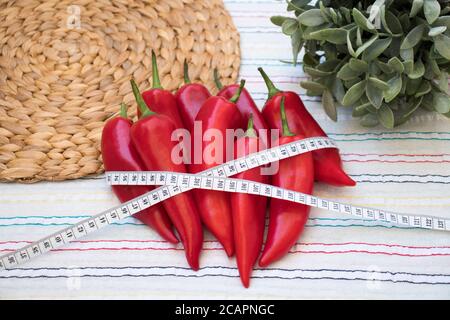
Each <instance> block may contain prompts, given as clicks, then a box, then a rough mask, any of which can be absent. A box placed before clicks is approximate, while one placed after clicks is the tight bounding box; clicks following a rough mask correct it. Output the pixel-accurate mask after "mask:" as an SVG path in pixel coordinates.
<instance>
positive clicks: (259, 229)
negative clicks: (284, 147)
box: [230, 115, 269, 288]
mask: <svg viewBox="0 0 450 320" xmlns="http://www.w3.org/2000/svg"><path fill="white" fill-rule="evenodd" d="M260 143H261V141H260V139H259V138H258V136H257V135H256V131H255V130H254V127H253V119H252V115H250V119H249V121H248V127H247V132H246V135H245V136H244V137H241V138H238V139H237V140H236V142H235V145H234V154H235V158H236V159H237V158H240V157H243V156H246V155H249V154H251V153H255V152H258V151H261V150H263V149H265V146H264V145H263V144H262V143H261V145H260ZM234 178H237V179H245V180H252V181H256V182H261V183H268V181H269V176H267V175H263V174H261V167H257V168H253V169H250V170H247V171H244V172H241V173H239V174H237V175H236V176H234ZM230 199H231V212H232V216H233V228H234V244H235V248H236V260H237V265H238V269H239V274H240V276H241V281H242V284H243V285H244V287H246V288H248V286H249V285H250V275H251V273H252V270H253V266H254V265H255V262H256V260H257V259H258V256H259V254H260V253H261V248H262V244H263V238H264V227H265V222H266V205H267V198H266V197H262V196H259V195H255V194H246V193H231V194H230Z"/></svg>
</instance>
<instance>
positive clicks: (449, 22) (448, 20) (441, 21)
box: [433, 15, 450, 29]
mask: <svg viewBox="0 0 450 320" xmlns="http://www.w3.org/2000/svg"><path fill="white" fill-rule="evenodd" d="M433 26H435V27H437V26H443V27H447V29H450V15H448V16H442V17H439V18H438V19H437V20H436V21H435V23H434V24H433Z"/></svg>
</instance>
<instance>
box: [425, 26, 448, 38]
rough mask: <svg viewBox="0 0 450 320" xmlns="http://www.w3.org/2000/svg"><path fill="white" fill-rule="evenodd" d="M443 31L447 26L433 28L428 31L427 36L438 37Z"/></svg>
mask: <svg viewBox="0 0 450 320" xmlns="http://www.w3.org/2000/svg"><path fill="white" fill-rule="evenodd" d="M445 30H447V26H440V27H434V28H431V29H430V31H429V32H428V35H429V36H430V37H435V36H437V35H440V34H441V33H444V32H445Z"/></svg>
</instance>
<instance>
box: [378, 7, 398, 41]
mask: <svg viewBox="0 0 450 320" xmlns="http://www.w3.org/2000/svg"><path fill="white" fill-rule="evenodd" d="M381 23H382V24H383V27H384V28H385V29H386V31H387V32H388V33H390V34H392V35H395V36H401V35H403V28H402V24H401V23H400V20H398V18H397V17H396V16H395V14H393V13H392V12H390V11H386V9H385V7H382V9H381Z"/></svg>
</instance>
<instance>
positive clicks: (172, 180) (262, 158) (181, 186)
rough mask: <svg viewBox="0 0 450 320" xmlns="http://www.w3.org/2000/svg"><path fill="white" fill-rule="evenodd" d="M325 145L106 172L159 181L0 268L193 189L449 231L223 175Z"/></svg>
mask: <svg viewBox="0 0 450 320" xmlns="http://www.w3.org/2000/svg"><path fill="white" fill-rule="evenodd" d="M325 148H336V145H335V143H334V141H333V140H332V139H330V138H326V137H316V138H308V139H304V140H298V141H294V142H291V143H289V144H284V145H281V146H276V147H273V148H271V149H266V150H263V151H260V152H257V153H252V154H250V155H248V156H245V157H242V158H239V159H236V160H231V161H229V162H226V163H224V164H222V165H219V166H216V167H214V168H211V169H209V170H206V171H202V172H200V173H198V174H189V173H177V172H167V171H110V172H107V173H106V181H107V183H108V184H110V185H158V186H160V187H159V188H156V189H154V190H152V191H150V192H147V193H146V194H144V195H142V196H139V197H137V198H134V199H132V200H130V201H127V202H124V203H122V204H121V205H119V206H116V207H114V208H111V209H109V210H106V211H104V212H102V213H99V214H97V215H94V216H92V217H90V218H87V219H84V220H82V221H80V222H78V223H77V224H74V225H73V226H70V227H68V228H65V229H63V230H61V231H58V232H56V233H54V234H52V235H50V236H47V237H45V238H43V239H41V240H39V241H36V242H34V243H32V244H29V245H27V246H25V247H23V248H22V249H19V250H17V251H15V252H12V253H9V254H6V255H4V256H2V257H0V269H9V268H13V267H15V266H17V265H19V264H22V263H25V262H27V261H28V260H30V259H32V258H35V257H37V256H39V255H42V254H44V253H46V252H48V251H50V250H52V249H56V248H58V247H61V246H63V245H65V244H67V243H69V242H71V241H74V240H76V239H79V238H81V237H83V236H85V235H87V234H89V233H92V232H94V231H96V230H99V229H101V228H103V227H106V226H107V225H109V224H111V223H113V222H115V221H117V220H122V219H125V218H127V217H129V216H131V215H133V214H135V213H137V212H139V211H141V210H145V209H147V208H148V207H150V206H152V205H154V204H157V203H159V202H162V201H164V200H166V199H168V198H170V197H173V196H175V195H177V194H180V193H182V192H185V191H188V190H192V189H196V188H198V189H208V190H217V191H225V192H239V193H249V194H257V195H261V196H265V197H272V198H278V199H283V200H286V201H292V202H296V203H301V204H305V205H309V206H311V207H316V208H320V209H325V210H330V211H334V212H341V213H346V214H350V215H352V216H355V217H359V218H362V219H367V220H374V221H381V222H385V223H388V224H392V225H399V226H403V227H415V228H423V229H432V230H440V231H450V219H449V218H442V217H435V216H425V215H416V214H403V213H396V212H391V211H385V210H379V209H375V208H368V207H360V206H354V205H350V204H344V203H340V202H336V201H331V200H326V199H322V198H319V197H315V196H312V195H308V194H304V193H301V192H296V191H293V190H287V189H283V188H278V187H274V186H272V185H269V184H264V183H259V182H254V181H249V180H242V179H232V178H228V177H230V176H233V175H235V174H237V173H240V172H243V171H246V170H249V169H252V168H256V167H258V166H262V165H265V164H268V163H271V162H275V161H279V160H282V159H286V158H289V157H293V156H296V155H299V154H302V153H306V152H310V151H314V150H319V149H325Z"/></svg>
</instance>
